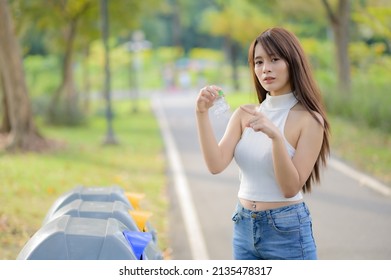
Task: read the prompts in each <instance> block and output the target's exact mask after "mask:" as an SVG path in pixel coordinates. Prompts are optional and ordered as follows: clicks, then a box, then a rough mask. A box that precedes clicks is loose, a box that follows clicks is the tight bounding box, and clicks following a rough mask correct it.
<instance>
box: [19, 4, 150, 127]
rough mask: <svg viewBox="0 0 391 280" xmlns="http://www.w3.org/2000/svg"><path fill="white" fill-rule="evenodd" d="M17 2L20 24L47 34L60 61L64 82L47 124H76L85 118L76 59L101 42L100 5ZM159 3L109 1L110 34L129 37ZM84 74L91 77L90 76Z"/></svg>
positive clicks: (57, 92) (54, 98)
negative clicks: (91, 44)
mask: <svg viewBox="0 0 391 280" xmlns="http://www.w3.org/2000/svg"><path fill="white" fill-rule="evenodd" d="M16 2H17V4H18V6H19V9H20V11H21V13H23V16H24V17H23V18H22V19H21V20H22V21H25V24H30V25H31V22H34V24H35V26H36V28H37V29H40V30H41V31H42V32H44V33H45V43H46V44H45V45H46V48H47V50H48V51H49V52H51V53H55V54H58V55H59V57H60V58H61V62H62V63H61V68H62V79H61V82H60V84H59V86H58V88H57V90H56V91H55V92H54V94H53V95H52V99H51V104H50V105H49V108H48V115H49V117H48V120H49V121H50V122H53V121H57V122H60V123H65V124H75V123H76V124H77V123H78V122H79V121H80V117H81V116H82V109H81V108H79V94H80V93H79V89H78V87H77V85H76V83H75V79H74V66H75V61H76V59H77V58H78V56H77V55H78V54H80V53H83V52H84V54H88V48H89V44H90V43H91V42H93V41H95V40H98V39H100V36H101V33H100V28H99V27H100V22H99V21H100V19H99V18H100V17H99V1H95V0H78V1H71V0H58V1H44V0H35V1H16ZM156 2H157V0H144V1H135V0H133V1H129V0H117V1H110V7H109V13H110V14H111V15H115V16H113V17H112V20H111V27H110V28H111V30H110V34H111V35H112V36H113V37H120V36H123V37H124V36H128V35H129V34H130V33H131V31H132V29H134V28H135V27H136V26H137V25H138V24H139V18H140V16H141V13H140V11H148V10H153V9H156V7H157V6H158V5H157V3H156ZM42 7H45V9H43V8H42ZM151 7H152V8H151ZM84 59H86V56H85V55H84ZM85 74H86V75H87V76H88V73H87V72H85ZM59 114H60V115H59Z"/></svg>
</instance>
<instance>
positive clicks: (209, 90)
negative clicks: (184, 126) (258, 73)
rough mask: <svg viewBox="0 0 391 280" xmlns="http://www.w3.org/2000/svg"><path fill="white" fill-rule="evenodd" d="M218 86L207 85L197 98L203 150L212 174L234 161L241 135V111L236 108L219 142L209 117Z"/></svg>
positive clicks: (200, 139)
mask: <svg viewBox="0 0 391 280" xmlns="http://www.w3.org/2000/svg"><path fill="white" fill-rule="evenodd" d="M218 90H219V88H218V87H213V86H212V87H206V88H203V89H202V90H201V91H200V94H199V96H198V98H197V108H196V120H197V129H198V137H199V142H200V145H201V151H202V154H203V156H204V160H205V163H206V165H207V167H208V170H209V171H210V172H211V173H212V174H217V173H220V172H222V171H223V170H224V169H225V168H226V167H227V166H228V165H229V163H230V162H231V161H232V158H233V154H234V150H235V147H236V144H237V142H238V141H239V139H240V137H241V131H242V129H241V121H240V113H238V110H236V111H235V112H234V113H233V115H232V117H231V118H230V121H229V122H228V125H227V128H226V131H225V133H224V135H223V137H222V139H221V140H220V142H219V143H218V142H217V140H216V137H215V134H214V131H213V128H212V124H211V122H210V119H209V114H208V109H209V108H210V107H212V106H213V101H214V100H215V98H216V96H217V91H218Z"/></svg>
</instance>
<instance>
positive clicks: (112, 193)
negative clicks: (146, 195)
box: [44, 186, 133, 224]
mask: <svg viewBox="0 0 391 280" xmlns="http://www.w3.org/2000/svg"><path fill="white" fill-rule="evenodd" d="M76 199H81V200H84V201H107V202H113V201H121V202H123V203H124V204H126V205H128V207H129V208H132V209H133V206H132V205H131V204H130V202H129V200H128V199H127V198H126V195H125V192H124V190H123V189H122V188H120V187H118V186H111V187H84V186H77V187H75V188H73V189H72V190H70V191H68V192H66V193H64V194H63V195H61V196H60V197H59V198H58V199H57V200H56V201H55V202H54V204H53V205H52V207H51V208H50V209H49V211H48V212H47V214H46V217H45V219H44V224H45V223H46V222H47V221H48V220H50V217H51V216H52V215H53V214H54V213H55V212H56V211H57V210H58V209H60V208H61V207H63V206H65V205H67V204H68V203H70V202H72V201H74V200H76Z"/></svg>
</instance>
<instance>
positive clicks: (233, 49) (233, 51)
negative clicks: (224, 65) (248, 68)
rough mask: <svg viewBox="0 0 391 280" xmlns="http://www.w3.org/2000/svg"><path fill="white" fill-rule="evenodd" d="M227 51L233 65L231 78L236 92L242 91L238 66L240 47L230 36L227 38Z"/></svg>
mask: <svg viewBox="0 0 391 280" xmlns="http://www.w3.org/2000/svg"><path fill="white" fill-rule="evenodd" d="M225 49H226V53H227V56H228V60H229V61H230V63H231V69H232V71H231V78H232V85H233V88H234V90H236V91H238V90H240V83H239V66H238V55H239V45H238V44H237V43H236V42H235V41H233V40H232V39H231V38H230V37H229V36H226V37H225Z"/></svg>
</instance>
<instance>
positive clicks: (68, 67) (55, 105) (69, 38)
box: [49, 19, 77, 122]
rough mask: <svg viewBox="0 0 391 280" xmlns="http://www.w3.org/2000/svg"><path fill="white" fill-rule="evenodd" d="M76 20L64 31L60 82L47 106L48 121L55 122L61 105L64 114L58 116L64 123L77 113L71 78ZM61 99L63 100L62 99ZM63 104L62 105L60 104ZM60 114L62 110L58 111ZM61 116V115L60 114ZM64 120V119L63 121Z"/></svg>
mask: <svg viewBox="0 0 391 280" xmlns="http://www.w3.org/2000/svg"><path fill="white" fill-rule="evenodd" d="M76 27H77V19H75V20H73V21H71V22H70V24H69V26H68V28H67V30H66V35H65V36H66V42H67V44H66V47H65V54H64V59H63V65H62V66H63V68H62V82H61V85H60V86H59V88H58V89H57V90H56V92H55V94H54V95H53V98H52V100H51V102H50V105H49V120H54V121H57V120H58V119H57V118H58V117H59V116H58V115H57V114H58V112H59V111H58V109H59V107H60V106H61V105H63V106H64V107H63V108H64V109H65V112H64V113H62V115H60V117H61V118H66V120H65V121H66V122H67V121H69V120H72V119H73V117H74V114H75V113H76V112H77V111H76V110H77V93H76V86H75V81H74V77H73V57H72V56H73V43H74V40H75V37H76ZM62 97H63V99H62ZM62 102H64V103H63V104H61V103H62ZM60 111H61V112H62V110H60ZM60 114H61V113H60ZM63 120H64V119H63Z"/></svg>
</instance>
